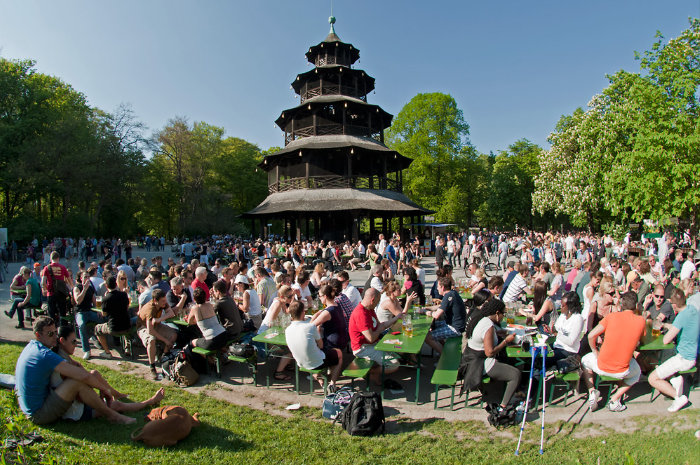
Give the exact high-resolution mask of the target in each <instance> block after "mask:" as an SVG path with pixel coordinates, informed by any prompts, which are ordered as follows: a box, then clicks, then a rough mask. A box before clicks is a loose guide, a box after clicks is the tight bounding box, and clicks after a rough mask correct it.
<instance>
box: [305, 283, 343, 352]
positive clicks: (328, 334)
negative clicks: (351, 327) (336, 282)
mask: <svg viewBox="0 0 700 465" xmlns="http://www.w3.org/2000/svg"><path fill="white" fill-rule="evenodd" d="M318 296H319V298H320V299H321V303H322V304H323V306H324V307H325V309H323V310H321V311H318V312H316V313H315V314H314V316H313V317H311V322H312V323H313V324H315V325H316V326H318V327H319V330H322V331H321V336H322V338H323V347H327V348H329V349H340V350H344V349H345V347H346V346H347V345H348V342H349V341H350V338H349V336H348V328H347V325H346V324H345V316H344V315H343V312H342V310H341V309H340V307H338V306H336V304H335V297H336V291H335V289H334V288H333V286H331V285H330V284H324V285H323V286H321V289H319V291H318Z"/></svg>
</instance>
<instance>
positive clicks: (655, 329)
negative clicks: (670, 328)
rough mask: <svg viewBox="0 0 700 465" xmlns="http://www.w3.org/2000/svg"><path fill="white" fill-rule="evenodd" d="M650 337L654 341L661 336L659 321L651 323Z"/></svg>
mask: <svg viewBox="0 0 700 465" xmlns="http://www.w3.org/2000/svg"><path fill="white" fill-rule="evenodd" d="M651 336H652V337H653V338H654V339H656V338H657V337H659V336H661V322H660V321H659V320H654V321H652V323H651Z"/></svg>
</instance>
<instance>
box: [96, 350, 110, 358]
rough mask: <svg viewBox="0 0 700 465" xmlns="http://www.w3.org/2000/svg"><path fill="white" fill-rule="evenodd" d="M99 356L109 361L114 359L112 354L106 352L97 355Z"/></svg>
mask: <svg viewBox="0 0 700 465" xmlns="http://www.w3.org/2000/svg"><path fill="white" fill-rule="evenodd" d="M97 356H98V357H100V358H106V359H108V360H109V359H111V358H112V354H110V353H109V352H105V351H104V350H103V351H102V352H100V353H99V354H97Z"/></svg>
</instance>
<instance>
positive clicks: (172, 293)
mask: <svg viewBox="0 0 700 465" xmlns="http://www.w3.org/2000/svg"><path fill="white" fill-rule="evenodd" d="M165 299H166V300H167V301H168V305H169V306H170V308H172V309H173V313H175V314H176V315H181V314H182V313H183V309H184V308H185V307H187V306H188V305H189V304H193V303H194V300H193V299H192V296H191V295H190V290H189V288H186V287H185V280H184V279H183V278H182V277H181V276H175V277H174V278H173V279H171V280H170V290H169V291H168V292H167V293H166V294H165Z"/></svg>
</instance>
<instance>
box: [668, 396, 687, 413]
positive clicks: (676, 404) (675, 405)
mask: <svg viewBox="0 0 700 465" xmlns="http://www.w3.org/2000/svg"><path fill="white" fill-rule="evenodd" d="M687 403H688V398H687V397H686V396H680V397H678V398H676V400H674V401H673V402H672V403H671V406H670V407H669V408H668V409H667V410H668V411H669V412H677V411H679V410H680V409H682V408H683V407H684V406H685V404H687Z"/></svg>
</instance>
